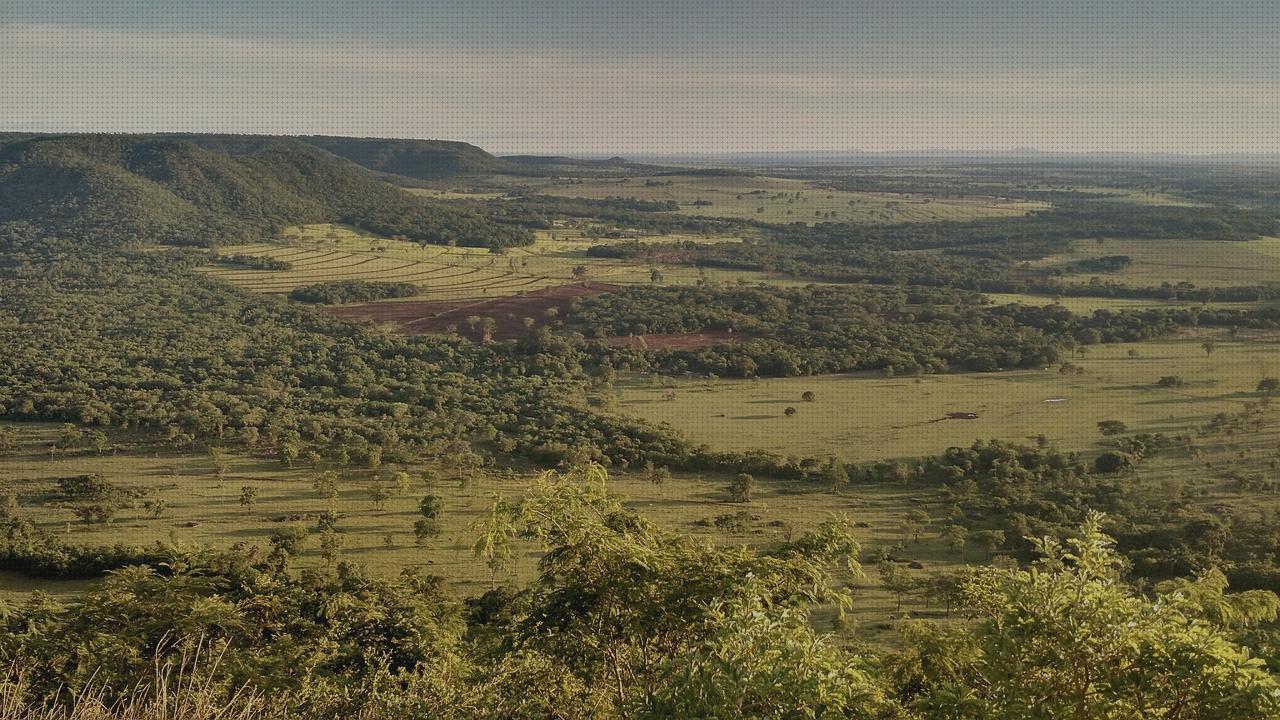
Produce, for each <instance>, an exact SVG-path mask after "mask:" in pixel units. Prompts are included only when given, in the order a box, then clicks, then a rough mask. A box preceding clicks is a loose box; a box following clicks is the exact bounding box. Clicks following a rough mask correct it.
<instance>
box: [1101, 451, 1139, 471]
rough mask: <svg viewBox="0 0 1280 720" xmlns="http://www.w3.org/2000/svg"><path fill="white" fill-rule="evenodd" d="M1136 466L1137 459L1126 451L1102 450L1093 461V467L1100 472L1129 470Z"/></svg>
mask: <svg viewBox="0 0 1280 720" xmlns="http://www.w3.org/2000/svg"><path fill="white" fill-rule="evenodd" d="M1136 466H1137V460H1136V459H1135V458H1134V456H1133V455H1130V454H1129V453H1126V452H1118V451H1114V450H1113V451H1110V452H1104V453H1102V454H1101V455H1099V456H1098V457H1097V458H1096V459H1095V460H1094V461H1093V468H1094V469H1095V470H1097V471H1098V472H1100V473H1121V472H1129V471H1130V470H1133V468H1134V467H1136Z"/></svg>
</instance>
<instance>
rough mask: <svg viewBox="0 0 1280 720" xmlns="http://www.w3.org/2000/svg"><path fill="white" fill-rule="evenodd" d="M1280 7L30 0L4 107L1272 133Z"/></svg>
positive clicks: (415, 118) (815, 0) (1169, 148)
mask: <svg viewBox="0 0 1280 720" xmlns="http://www.w3.org/2000/svg"><path fill="white" fill-rule="evenodd" d="M1275 27H1280V3H1274V2H1266V1H1264V0H1225V1H1224V2H1219V3H1212V4H1204V3H1199V2H1192V1H1191V0H1168V1H1167V2H1162V3H1151V2H1148V1H1146V0H1113V1H1111V2H1105V1H1104V0H1064V1H1063V2H1059V3H1053V4H1041V3H1026V2H1016V1H1015V0H955V1H952V2H948V1H945V0H919V2H913V3H909V4H907V3H885V2H877V1H873V0H797V1H796V2H793V3H786V4H779V3H776V2H767V1H766V0H743V1H742V2H739V3H732V4H730V3H724V2H722V1H717V0H680V1H679V2H677V1H676V0H650V1H648V2H625V1H624V0H557V1H554V2H546V1H539V2H533V1H532V0H505V1H503V2H498V1H497V0H467V1H465V2H464V1H463V0H440V1H439V2H435V3H429V4H427V3H424V4H412V3H403V2H398V1H395V0H370V2H367V3H363V4H361V5H359V6H355V5H351V6H347V5H343V4H335V3H329V4H322V5H317V4H313V3H304V2H301V0H255V1H253V2H250V1H249V0H225V1H224V2H219V3H208V2H203V1H202V0H171V1H170V2H167V3H163V4H160V3H153V2H144V1H143V0H119V1H118V2H112V3H89V2H85V1H84V0H11V1H10V2H8V3H6V9H5V12H4V15H3V18H0V63H3V66H4V67H5V70H6V81H7V83H6V90H7V97H6V99H7V100H8V102H6V103H4V104H3V107H0V127H6V128H32V129H35V130H43V131H52V132H72V131H88V130H104V131H118V132H149V131H154V130H155V129H157V128H182V129H185V130H186V131H191V132H228V133H246V132H251V131H264V132H266V133H270V134H301V133H306V134H322V135H344V136H357V137H358V136H365V137H441V138H450V139H457V140H462V141H465V142H470V143H472V144H475V145H477V146H480V147H484V148H494V149H496V150H498V151H500V152H502V153H504V154H543V155H546V154H564V153H566V152H572V153H576V154H583V153H588V154H608V153H616V154H620V155H625V154H632V155H635V154H659V153H671V154H718V153H727V152H729V153H747V152H772V153H777V152H794V151H810V150H812V149H818V150H822V151H824V152H829V151H838V152H845V151H847V149H849V148H865V149H866V150H867V151H869V152H886V151H893V152H902V151H904V150H912V151H915V150H918V149H925V148H953V149H956V150H961V151H965V150H969V149H972V148H980V147H986V148H1020V147H1031V146H1034V147H1038V148H1040V149H1042V151H1044V152H1078V153H1105V152H1131V153H1171V154H1182V155H1216V154H1244V155H1268V154H1273V153H1280V37H1277V36H1276V35H1275V33H1274V32H1273V29H1274V28H1275ZM566 148H572V150H566ZM778 148H781V149H778Z"/></svg>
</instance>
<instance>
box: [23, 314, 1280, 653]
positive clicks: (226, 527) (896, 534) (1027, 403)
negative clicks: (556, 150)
mask: <svg viewBox="0 0 1280 720" xmlns="http://www.w3.org/2000/svg"><path fill="white" fill-rule="evenodd" d="M1204 339H1205V336H1188V337H1184V338H1179V339H1173V340H1164V341H1150V342H1146V343H1141V344H1134V345H1114V346H1097V347H1093V348H1090V351H1089V352H1088V353H1087V354H1086V355H1085V356H1084V357H1079V358H1075V359H1073V360H1072V362H1074V363H1075V364H1077V365H1079V366H1081V367H1082V368H1084V370H1085V374H1084V375H1063V374H1061V373H1059V372H1057V370H1056V369H1051V370H1049V371H1018V372H1007V373H990V374H956V375H940V376H929V377H924V378H921V379H920V380H919V381H918V382H917V381H916V379H914V378H882V377H873V376H856V377H854V376H823V377H809V378H788V379H770V380H755V381H727V380H716V381H711V382H708V381H703V380H696V381H675V382H674V383H671V385H672V387H673V388H674V390H675V399H674V400H672V401H664V400H662V399H661V396H662V394H663V393H664V392H665V389H664V387H662V384H655V385H650V384H648V383H647V382H644V381H643V380H641V379H639V378H636V377H631V378H628V379H627V380H624V381H623V382H622V383H620V384H619V388H618V395H619V396H620V397H619V402H618V408H619V409H620V411H622V412H627V413H632V414H637V415H640V416H643V417H645V418H648V419H650V420H656V421H665V422H670V423H672V424H673V425H675V426H676V427H678V428H680V429H681V430H683V431H684V432H685V433H686V434H688V435H689V436H690V437H692V438H694V439H695V440H700V441H703V442H707V443H709V444H711V445H713V446H714V447H717V448H723V449H751V448H765V449H774V450H778V451H780V452H786V453H793V454H798V455H805V454H813V455H825V454H828V453H832V452H835V453H838V454H839V455H841V456H842V457H845V458H848V459H850V460H856V461H870V460H878V459H884V458H893V457H914V456H919V455H923V454H932V453H936V452H939V451H941V450H943V449H945V448H946V447H947V446H950V445H969V444H971V443H972V442H973V441H974V440H976V439H986V438H1002V439H1007V440H1013V441H1024V442H1025V441H1027V437H1028V436H1029V435H1034V434H1037V433H1041V432H1043V433H1044V434H1045V435H1046V436H1047V437H1048V440H1049V441H1050V442H1052V443H1054V444H1055V445H1058V446H1060V447H1063V448H1065V449H1074V450H1081V451H1083V452H1085V454H1086V456H1087V455H1089V454H1091V453H1092V452H1094V451H1097V450H1100V449H1102V448H1103V444H1102V442H1101V441H1102V438H1101V437H1100V436H1099V434H1098V431H1097V428H1096V425H1095V424H1096V423H1097V422H1098V421H1099V420H1104V419H1115V420H1121V421H1123V422H1125V423H1126V424H1128V425H1129V427H1130V431H1132V432H1139V431H1152V432H1157V431H1158V432H1166V433H1180V432H1188V431H1194V430H1195V429H1197V428H1199V427H1202V426H1203V425H1204V424H1205V423H1206V422H1207V421H1208V420H1209V418H1211V417H1212V416H1213V414H1215V413H1218V412H1228V413H1229V412H1234V411H1237V410H1239V409H1240V408H1241V407H1242V406H1243V404H1244V403H1245V402H1248V401H1250V400H1256V399H1257V397H1258V396H1257V394H1256V393H1255V392H1254V391H1253V390H1254V386H1255V384H1256V383H1257V380H1258V379H1259V378H1260V377H1262V376H1267V375H1269V376H1276V375H1277V372H1278V371H1280V359H1278V358H1280V354H1278V353H1277V350H1280V337H1276V336H1257V337H1248V338H1246V337H1240V338H1235V339H1232V338H1228V337H1216V338H1214V339H1215V342H1216V343H1217V347H1216V349H1215V351H1214V352H1213V353H1212V354H1211V355H1206V354H1205V352H1204V350H1203V349H1202V347H1201V343H1202V342H1203V341H1204ZM1129 350H1135V351H1137V352H1138V357H1130V356H1129ZM1167 374H1178V375H1180V376H1182V377H1183V378H1184V379H1185V380H1186V383H1187V384H1186V385H1185V386H1184V387H1181V388H1155V387H1153V383H1154V381H1155V380H1156V379H1157V378H1158V377H1160V376H1162V375H1167ZM665 382H666V381H664V383H665ZM806 390H811V391H813V392H814V393H815V395H816V399H815V400H814V401H813V402H804V401H802V400H801V398H800V395H801V393H803V392H805V391H806ZM1057 399H1061V400H1062V401H1061V402H1045V401H1046V400H1057ZM788 406H792V407H796V408H797V409H798V412H797V414H796V415H795V416H794V417H785V416H784V414H783V410H784V409H785V408H786V407H788ZM950 412H974V413H976V414H977V415H978V417H977V418H976V419H973V420H941V419H940V418H942V417H943V416H945V415H946V414H947V413H950ZM14 427H16V428H17V429H18V431H19V438H20V444H21V450H20V452H19V454H17V455H13V456H9V457H0V494H4V493H14V494H15V495H16V497H17V500H18V508H19V512H20V513H21V514H22V516H23V517H25V518H27V519H29V520H30V521H32V522H33V523H34V524H35V526H36V527H38V528H40V529H42V530H45V531H48V532H51V533H54V534H56V535H57V536H58V537H60V538H62V539H63V540H65V541H66V542H71V543H82V544H90V545H99V544H112V543H115V542H120V541H124V542H128V543H134V544H146V543H152V542H155V541H163V542H167V543H173V544H177V545H179V546H185V547H192V546H197V545H203V546H211V547H228V546H230V545H232V544H234V543H245V544H248V545H257V546H259V547H262V548H264V549H265V548H266V547H267V545H268V541H269V537H270V535H271V533H272V532H274V531H276V530H279V529H281V528H285V527H287V526H290V525H298V526H301V527H305V528H308V529H312V528H314V527H315V525H316V518H317V516H318V515H319V514H320V513H322V512H324V511H326V510H329V509H332V510H334V511H336V512H337V513H338V514H339V516H340V520H339V522H338V528H339V531H340V535H341V537H342V548H341V559H343V560H346V561H352V562H357V563H360V564H362V565H364V566H366V567H368V568H369V569H370V570H371V571H373V572H374V573H376V574H378V575H382V576H388V577H389V576H393V575H395V574H397V573H399V572H400V571H401V570H402V569H404V568H417V569H421V570H423V571H424V572H427V573H430V574H434V575H439V576H441V577H443V578H445V579H446V580H447V581H448V582H449V583H450V584H451V585H452V586H453V587H454V588H455V590H457V591H458V592H459V593H461V594H464V595H474V594H479V593H481V592H484V591H485V590H487V589H489V588H490V587H491V586H492V584H493V583H495V582H497V583H501V582H508V581H525V580H528V579H529V578H530V577H531V576H532V575H533V573H534V572H535V571H536V563H537V560H538V557H539V556H538V553H537V552H536V551H534V550H533V548H531V547H525V548H523V549H521V550H519V551H518V552H517V553H516V555H515V557H514V562H513V564H512V566H511V567H510V568H509V569H507V570H503V571H500V572H498V573H491V572H490V570H489V569H488V568H487V567H486V565H485V564H484V563H483V562H482V561H480V560H478V559H476V558H475V557H474V556H473V554H472V552H471V546H472V543H473V542H474V540H475V539H476V534H477V531H476V529H475V527H474V523H475V522H476V521H477V520H478V519H479V518H480V517H481V516H482V514H483V513H484V512H485V511H486V510H487V508H488V507H489V504H490V502H491V501H492V500H491V495H492V494H499V495H505V496H508V497H514V496H516V495H518V494H519V493H520V492H521V491H522V489H523V488H524V487H526V486H527V484H528V483H529V481H530V480H531V478H532V475H531V474H530V473H529V472H516V473H510V472H508V473H505V474H499V473H494V472H486V471H475V470H467V469H459V468H453V467H450V466H447V465H439V464H418V463H414V464H408V465H398V464H397V465H393V464H387V465H384V466H382V467H380V468H378V469H377V470H376V471H375V470H373V469H368V468H360V469H354V468H346V469H342V468H333V467H328V466H322V467H311V466H310V465H308V464H307V463H305V462H299V463H297V464H296V465H295V467H292V468H289V467H285V466H284V465H282V464H281V463H280V462H278V461H276V460H273V459H265V458H261V457H256V456H250V455H244V454H226V455H225V456H223V459H222V462H223V463H224V467H223V472H222V473H221V475H219V473H218V470H217V467H216V464H215V462H214V460H213V458H212V457H211V456H210V454H209V453H208V451H207V450H206V449H204V448H202V447H199V448H191V447H186V446H184V447H181V448H176V447H172V446H169V445H159V444H156V443H155V442H154V441H153V440H152V439H150V436H148V435H146V434H144V433H142V432H139V431H131V430H119V429H108V435H109V439H110V443H111V445H112V449H109V450H106V451H103V452H95V451H92V450H90V449H87V448H76V449H70V450H67V451H61V450H58V451H55V452H50V450H49V446H50V444H51V443H53V442H55V440H56V437H57V434H58V428H57V426H56V425H53V424H38V423H21V424H16V425H14ZM1199 442H1200V443H1201V447H1202V448H1203V449H1204V451H1205V454H1204V455H1203V456H1202V457H1198V458H1195V459H1192V458H1191V457H1189V456H1187V455H1186V454H1185V453H1182V452H1173V453H1169V454H1164V455H1159V456H1157V457H1156V458H1154V459H1152V460H1151V461H1150V462H1148V463H1144V464H1143V465H1142V466H1141V468H1140V469H1139V471H1138V473H1137V474H1136V475H1135V476H1134V477H1133V478H1132V479H1131V480H1127V481H1126V482H1133V483H1144V484H1149V485H1150V486H1152V487H1156V488H1159V487H1164V486H1165V485H1169V484H1174V485H1178V486H1185V485H1186V484H1188V483H1191V484H1195V485H1196V486H1197V487H1199V488H1200V490H1201V497H1202V498H1203V501H1204V502H1205V503H1218V504H1231V505H1237V506H1240V507H1246V506H1249V503H1251V502H1254V501H1255V500H1256V498H1255V499H1254V500H1250V498H1249V496H1247V495H1246V494H1242V493H1241V492H1239V491H1238V490H1235V489H1233V487H1232V486H1231V485H1230V483H1229V481H1227V480H1226V479H1223V478H1222V477H1220V476H1219V475H1218V473H1217V471H1214V470H1209V469H1206V468H1207V467H1208V466H1210V465H1212V466H1215V467H1217V466H1220V467H1223V468H1226V467H1230V468H1232V469H1237V470H1240V471H1249V470H1251V469H1258V470H1261V469H1263V464H1264V463H1265V462H1266V461H1267V460H1268V459H1269V458H1270V457H1271V456H1272V455H1273V454H1274V450H1275V448H1276V447H1277V443H1278V442H1280V433H1277V432H1276V429H1275V426H1274V424H1268V426H1267V427H1266V428H1264V429H1263V430H1261V431H1260V432H1248V433H1242V434H1236V435H1231V436H1220V437H1210V438H1206V439H1204V440H1201V441H1199ZM325 470H333V471H335V472H337V473H338V475H339V478H340V479H339V488H340V489H339V495H338V498H337V499H336V500H334V501H329V500H326V499H325V498H323V497H322V496H321V495H320V494H319V493H318V492H317V491H316V490H315V489H314V488H313V482H314V480H315V479H316V477H318V476H319V474H320V473H321V472H323V471H325ZM401 470H403V471H405V472H407V473H408V474H409V478H410V482H409V486H408V488H406V489H404V490H397V489H396V488H395V484H394V480H393V478H394V477H395V474H396V473H397V472H399V471H401ZM84 473H100V474H102V476H103V477H104V478H106V479H107V480H108V481H110V482H111V483H113V484H115V485H117V486H120V487H123V488H128V489H130V490H136V491H139V492H140V493H142V494H143V495H144V496H145V498H147V499H162V500H164V501H165V509H164V512H163V513H161V514H160V515H159V516H158V517H157V516H153V515H152V514H151V513H149V512H147V511H146V509H145V508H144V507H142V505H141V503H140V502H138V503H135V507H125V508H123V509H121V510H120V511H119V513H118V514H117V515H116V517H115V518H114V519H113V520H112V521H111V522H110V523H109V524H106V525H101V526H91V525H86V524H84V523H82V522H80V521H79V520H78V519H77V517H76V516H75V515H74V513H73V512H72V510H71V509H70V507H68V505H67V504H66V503H65V502H64V501H61V500H60V499H59V498H58V496H57V493H56V478H59V477H65V476H70V475H78V474H84ZM729 480H730V478H729V477H728V476H724V475H719V474H699V473H684V472H677V473H675V474H674V475H673V477H671V478H670V479H668V480H667V481H666V482H664V483H662V484H655V483H653V482H651V481H650V480H649V479H647V477H645V476H644V475H642V474H639V473H626V472H621V471H617V470H616V469H615V471H614V472H613V473H612V480H611V484H612V489H613V490H614V491H615V492H618V493H620V494H622V495H624V496H626V497H627V498H628V505H629V506H630V507H633V508H635V509H636V510H638V511H640V512H642V513H644V514H645V515H646V516H647V517H650V518H652V519H654V520H655V521H657V522H659V523H661V524H662V525H664V526H666V527H669V528H672V529H674V530H676V531H679V532H684V533H690V534H693V535H695V536H698V537H702V538H705V539H707V540H708V541H711V542H717V543H731V544H739V543H741V544H748V545H768V544H770V543H774V542H777V541H778V540H780V539H782V538H784V537H785V536H786V535H787V533H788V532H794V533H799V532H803V531H804V530H805V529H806V528H810V527H813V526H814V525H816V524H817V523H819V522H821V521H823V520H824V519H826V518H827V517H828V516H829V514H830V513H842V514H845V515H847V516H848V517H849V518H850V519H852V520H854V521H856V522H857V523H858V529H857V533H858V536H859V539H860V540H861V542H862V544H863V547H864V550H866V551H870V550H872V549H873V548H875V547H877V546H889V547H891V548H893V552H894V554H895V556H896V557H899V558H901V559H903V560H912V561H917V562H919V563H921V564H922V565H923V566H924V569H916V570H911V571H910V573H911V574H912V575H913V576H914V577H917V578H923V577H925V575H926V574H927V573H928V572H931V571H936V570H945V569H948V568H955V567H959V566H960V565H962V564H964V563H968V562H979V561H982V560H984V559H985V552H984V551H983V550H981V549H980V548H978V547H975V546H972V545H970V546H967V547H965V548H962V549H960V550H955V551H953V550H951V549H949V548H948V547H947V546H946V544H945V543H944V542H943V540H942V538H941V537H940V534H939V533H940V532H941V529H942V528H943V527H944V526H945V525H946V524H947V520H946V519H945V518H946V513H947V507H948V506H947V504H946V503H945V502H944V500H943V498H942V497H941V496H940V495H939V492H938V488H937V487H933V486H922V485H919V484H917V483H914V482H911V483H906V484H897V483H892V484H891V483H874V484H866V483H857V484H853V485H851V486H849V487H848V488H847V489H845V490H842V491H841V492H839V493H833V492H831V491H830V490H829V489H827V488H826V487H825V486H824V485H823V484H821V483H817V482H799V481H773V480H767V479H763V478H761V479H758V480H757V482H756V490H755V492H754V497H753V501H752V502H751V503H749V504H741V503H733V502H729V497H728V493H727V491H726V486H727V484H728V482H729ZM246 487H249V488H253V489H254V491H255V493H256V498H255V501H254V502H253V503H252V504H251V505H245V504H242V502H241V496H242V493H243V489H244V488H246ZM374 487H382V488H385V489H387V490H388V491H393V490H394V492H392V494H391V496H390V497H388V498H386V499H385V500H384V501H383V502H381V503H379V502H376V501H375V498H374V497H373V495H372V494H371V492H370V490H371V488H374ZM427 494H431V495H436V496H437V497H439V498H440V499H441V501H442V503H443V512H442V514H441V525H442V531H441V532H440V534H439V536H438V537H435V538H430V539H427V540H425V541H424V542H422V543H421V544H419V543H418V542H417V541H416V539H415V536H414V533H413V523H414V521H415V520H417V519H418V517H419V515H418V513H417V503H418V501H419V499H420V498H421V497H422V496H424V495H427ZM1249 507H1252V506H1249ZM913 510H924V511H925V512H926V513H928V514H929V516H930V518H931V522H930V524H929V526H928V527H926V528H925V529H924V530H923V532H922V533H921V534H920V538H919V540H918V541H917V540H915V539H913V538H912V537H911V531H910V530H909V525H908V522H907V518H908V514H909V513H911V512H912V511H913ZM739 513H743V515H741V516H740V517H739V518H737V520H736V522H735V523H733V525H732V526H730V527H717V526H716V523H715V520H716V518H719V517H722V516H735V515H738V514H739ZM298 562H299V564H300V565H302V566H316V565H320V564H323V563H324V562H325V560H324V559H323V557H322V556H321V553H320V550H319V547H318V540H317V539H316V536H315V535H314V534H312V535H311V536H310V537H309V538H308V539H307V540H306V541H305V549H304V550H303V552H302V554H301V556H300V557H299V559H298ZM84 585H85V582H83V581H46V580H31V579H26V578H20V577H18V576H14V575H10V574H3V573H0V595H8V596H11V597H23V596H26V595H28V594H29V593H30V592H31V591H33V590H42V591H45V592H50V593H53V594H55V595H61V594H69V593H73V592H75V591H77V590H79V589H82V588H83V587H84ZM851 587H852V588H853V590H854V593H855V598H856V601H855V606H854V608H853V611H852V613H851V617H850V619H851V621H852V628H853V632H854V633H855V636H856V637H858V638H860V639H862V640H866V641H870V642H893V631H892V626H891V624H890V619H891V617H893V616H896V615H898V614H899V611H898V608H897V600H896V599H895V598H894V597H893V596H892V595H891V594H890V593H889V592H888V591H886V590H885V589H884V588H883V587H881V585H880V580H879V577H878V576H877V574H876V572H875V570H874V568H869V569H868V573H867V576H866V577H865V578H862V579H854V580H851ZM902 611H903V612H910V613H913V614H928V615H932V616H934V617H939V616H940V615H941V612H940V611H939V609H938V608H937V607H928V606H927V604H926V603H925V602H924V599H923V598H922V597H921V596H918V595H916V596H912V597H910V598H908V599H907V601H906V602H905V604H904V606H903V609H902ZM833 619H834V616H833V614H832V613H830V612H829V611H822V612H819V613H818V616H817V618H816V620H817V622H818V624H819V626H820V627H823V628H829V627H831V623H832V622H833Z"/></svg>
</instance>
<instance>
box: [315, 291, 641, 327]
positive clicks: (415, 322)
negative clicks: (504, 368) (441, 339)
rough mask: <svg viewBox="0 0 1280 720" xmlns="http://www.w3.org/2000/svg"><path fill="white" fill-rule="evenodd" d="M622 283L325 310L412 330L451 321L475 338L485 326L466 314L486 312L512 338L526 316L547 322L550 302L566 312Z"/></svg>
mask: <svg viewBox="0 0 1280 720" xmlns="http://www.w3.org/2000/svg"><path fill="white" fill-rule="evenodd" d="M618 289H619V286H618V285H613V284H610V283H598V282H585V283H575V284H572V285H559V286H556V287H549V288H543V289H541V290H534V291H533V292H528V293H525V294H524V295H509V296H506V297H496V298H492V299H482V300H447V301H429V300H406V301H402V302H371V303H361V304H359V305H343V306H341V307H332V308H327V310H328V311H329V312H330V313H331V314H333V315H335V316H337V317H340V318H342V319H344V320H356V321H359V320H369V321H373V322H378V323H393V324H395V325H397V326H398V327H399V330H400V331H401V332H404V333H407V334H410V335H425V334H428V333H443V332H447V331H448V330H449V328H450V327H452V328H453V329H454V330H455V331H456V332H457V333H458V334H459V335H462V336H463V337H466V338H469V339H471V340H481V339H482V336H483V333H484V330H483V328H482V327H481V326H480V325H479V324H477V325H476V326H475V327H474V328H473V327H472V326H471V324H470V323H468V322H467V318H469V317H472V316H476V317H487V318H492V319H493V322H494V327H493V331H492V339H494V340H511V339H514V338H518V337H523V336H524V335H525V333H527V332H528V331H529V327H528V326H527V325H526V323H525V318H532V320H533V327H539V326H541V325H545V324H546V323H547V321H548V319H549V318H548V317H547V310H549V309H551V308H555V309H556V310H555V312H556V313H558V314H560V315H563V314H564V313H565V312H566V311H567V310H568V309H569V304H570V303H572V302H573V300H574V298H580V297H591V296H593V295H600V294H602V293H607V292H613V291H615V290H618Z"/></svg>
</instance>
